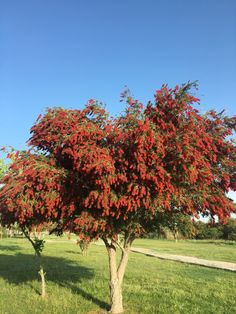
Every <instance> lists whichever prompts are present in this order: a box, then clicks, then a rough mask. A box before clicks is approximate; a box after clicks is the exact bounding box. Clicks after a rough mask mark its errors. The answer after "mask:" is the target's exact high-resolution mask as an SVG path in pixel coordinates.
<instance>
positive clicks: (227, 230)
mask: <svg viewBox="0 0 236 314" xmlns="http://www.w3.org/2000/svg"><path fill="white" fill-rule="evenodd" d="M222 233H223V238H224V239H225V240H232V241H236V219H235V218H231V219H229V220H228V221H227V223H226V224H224V225H223V226H222Z"/></svg>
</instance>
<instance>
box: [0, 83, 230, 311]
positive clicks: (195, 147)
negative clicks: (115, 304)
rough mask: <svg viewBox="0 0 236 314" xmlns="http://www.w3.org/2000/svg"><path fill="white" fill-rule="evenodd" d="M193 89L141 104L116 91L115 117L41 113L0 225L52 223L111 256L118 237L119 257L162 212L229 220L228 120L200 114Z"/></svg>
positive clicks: (9, 187)
mask: <svg viewBox="0 0 236 314" xmlns="http://www.w3.org/2000/svg"><path fill="white" fill-rule="evenodd" d="M192 85H193V84H191V83H187V84H184V85H182V86H180V87H179V86H176V87H175V88H174V89H171V88H169V87H168V86H167V85H163V86H162V88H161V89H160V90H158V91H157V92H156V93H155V97H154V101H153V102H148V104H147V105H146V106H145V107H144V106H143V104H141V103H140V102H139V101H138V100H135V99H134V98H133V97H131V95H130V94H129V93H124V94H123V97H124V100H125V101H126V102H127V107H126V111H125V112H124V114H123V115H121V116H120V117H118V118H111V117H109V115H108V113H107V112H106V111H105V109H104V108H103V106H101V104H100V103H98V102H96V101H94V100H90V101H89V102H88V104H87V105H86V106H85V108H84V109H82V110H67V109H63V108H52V109H49V110H48V111H47V113H46V114H45V115H43V116H40V117H39V118H38V120H37V122H36V123H35V124H34V125H33V127H32V128H31V138H30V139H29V141H28V144H29V146H30V150H29V151H28V152H17V153H13V154H14V162H13V163H12V165H11V167H10V171H9V173H8V175H7V176H5V177H4V178H3V180H2V182H3V183H4V184H5V185H4V187H3V188H2V189H1V191H0V204H1V213H2V220H3V222H4V223H5V224H10V223H11V222H12V221H14V220H17V221H18V222H19V223H20V224H21V225H22V226H24V225H26V226H32V225H38V224H42V223H44V222H49V221H50V222H54V223H56V224H57V228H56V230H57V231H60V230H61V231H63V230H70V231H73V232H75V233H77V234H79V235H80V236H81V237H84V238H89V239H93V238H95V239H97V238H98V237H100V238H101V239H103V240H104V242H105V244H106V246H107V249H108V253H109V254H111V250H112V249H113V250H114V249H115V244H116V241H117V238H118V235H120V234H123V236H124V247H123V250H124V249H126V248H128V247H129V246H130V244H131V243H132V241H133V239H134V238H135V237H138V236H139V235H140V234H142V233H145V232H150V231H152V230H153V228H154V227H155V225H156V224H158V223H159V222H160V221H161V217H163V216H164V215H165V213H167V214H168V215H169V214H170V213H171V214H173V215H174V214H175V213H176V214H177V215H179V213H181V214H186V215H192V216H198V215H199V214H202V215H205V216H211V217H214V216H215V215H217V216H218V217H219V219H220V220H222V219H224V218H225V217H229V216H230V213H231V212H233V211H235V209H234V206H233V203H232V200H230V199H229V198H228V197H227V196H226V192H228V191H229V190H230V189H232V190H235V188H236V184H235V182H236V181H235V179H236V171H235V170H236V148H235V145H234V143H233V141H232V140H230V139H229V136H230V135H232V133H233V131H234V130H235V126H236V118H235V117H226V116H224V112H221V113H216V112H215V111H210V112H208V113H206V114H205V115H202V114H200V112H199V111H198V110H197V109H196V106H197V105H198V103H199V99H197V98H196V97H195V96H193V95H192V94H191V87H192ZM109 250H110V251H109ZM123 252H124V251H123ZM120 267H121V268H122V267H123V266H122V263H121V264H120V266H119V267H118V270H119V269H120ZM121 277H122V279H123V275H122V276H121ZM121 282H122V280H121ZM121 311H122V309H121V308H120V309H119V310H118V309H116V310H114V308H113V312H114V313H115V312H117V313H118V312H121Z"/></svg>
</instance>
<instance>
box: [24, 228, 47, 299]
mask: <svg viewBox="0 0 236 314" xmlns="http://www.w3.org/2000/svg"><path fill="white" fill-rule="evenodd" d="M22 232H23V234H24V235H25V237H26V238H27V239H28V240H29V242H30V243H31V244H32V246H33V248H34V252H35V257H36V258H37V261H38V264H39V272H38V273H39V275H40V278H41V296H42V298H45V296H46V281H45V275H46V273H45V272H44V270H43V266H42V265H41V253H40V251H39V249H38V248H37V245H36V243H35V242H34V241H33V240H32V239H31V238H30V235H29V233H28V232H27V231H26V230H25V229H24V228H22Z"/></svg>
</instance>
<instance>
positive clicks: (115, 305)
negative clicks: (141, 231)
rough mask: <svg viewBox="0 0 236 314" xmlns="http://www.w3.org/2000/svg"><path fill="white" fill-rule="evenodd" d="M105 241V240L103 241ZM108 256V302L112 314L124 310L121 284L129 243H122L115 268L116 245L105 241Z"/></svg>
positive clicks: (117, 313) (118, 313)
mask: <svg viewBox="0 0 236 314" xmlns="http://www.w3.org/2000/svg"><path fill="white" fill-rule="evenodd" d="M104 242H105V241H104ZM105 244H106V248H107V251H108V257H109V271H110V302H111V310H110V312H111V313H112V314H120V313H123V312H124V309H123V301H122V284H123V278H124V273H125V269H126V266H127V262H128V257H129V248H130V246H129V245H124V248H123V249H122V255H121V259H120V263H119V267H118V268H117V263H116V246H115V245H114V243H111V244H108V242H107V241H106V242H105Z"/></svg>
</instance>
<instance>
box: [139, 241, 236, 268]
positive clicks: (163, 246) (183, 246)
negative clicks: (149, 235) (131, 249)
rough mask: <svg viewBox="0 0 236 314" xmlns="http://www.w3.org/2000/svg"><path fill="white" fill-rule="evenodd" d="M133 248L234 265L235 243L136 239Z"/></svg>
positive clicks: (235, 255) (235, 258)
mask: <svg viewBox="0 0 236 314" xmlns="http://www.w3.org/2000/svg"><path fill="white" fill-rule="evenodd" d="M133 246H136V247H143V248H147V249H151V250H153V251H156V252H159V253H168V254H177V255H187V256H194V257H199V258H204V259H209V260H216V261H225V262H232V263H236V243H235V242H229V241H228V242H227V241H220V240H218V241H217V240H216V241H214V240H180V241H178V242H175V241H167V240H155V239H137V240H135V241H134V244H133Z"/></svg>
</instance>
